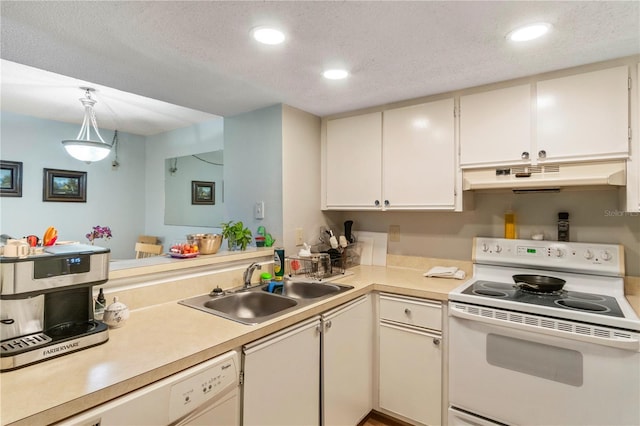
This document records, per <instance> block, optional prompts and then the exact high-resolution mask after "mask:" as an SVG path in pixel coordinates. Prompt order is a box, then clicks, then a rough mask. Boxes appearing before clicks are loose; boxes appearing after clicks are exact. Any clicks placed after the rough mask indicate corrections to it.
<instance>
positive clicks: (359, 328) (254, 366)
mask: <svg viewBox="0 0 640 426" xmlns="http://www.w3.org/2000/svg"><path fill="white" fill-rule="evenodd" d="M372 312H373V310H372V304H371V296H369V295H367V296H362V297H361V298H358V299H356V300H354V301H352V302H350V303H348V304H346V305H343V306H340V307H338V308H336V309H335V310H332V311H329V312H327V313H325V314H323V315H322V316H321V317H314V318H311V319H309V320H307V321H304V322H302V323H299V324H296V325H294V326H291V327H289V328H287V329H284V330H282V331H280V332H277V333H274V334H272V335H269V336H267V337H265V338H263V339H260V340H257V341H255V342H252V343H250V344H248V345H246V346H244V347H243V391H242V395H243V406H242V424H243V425H246V426H253V425H260V426H269V425H273V426H281V425H295V426H299V425H304V426H311V425H319V424H324V425H327V426H337V425H356V424H357V423H358V422H359V421H360V420H361V419H362V418H364V417H365V416H366V415H367V414H368V413H369V412H370V411H371V409H372V408H373V404H372V376H373V355H372V352H373V348H374V346H373V326H372V322H373V321H372V318H373V313H372ZM321 334H322V337H321ZM321 379H322V380H321Z"/></svg>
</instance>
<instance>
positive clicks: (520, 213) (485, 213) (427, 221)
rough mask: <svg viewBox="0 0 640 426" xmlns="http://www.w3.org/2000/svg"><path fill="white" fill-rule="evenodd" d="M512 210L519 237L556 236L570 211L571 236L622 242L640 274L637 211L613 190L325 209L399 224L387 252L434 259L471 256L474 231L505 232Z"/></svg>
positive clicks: (384, 226)
mask: <svg viewBox="0 0 640 426" xmlns="http://www.w3.org/2000/svg"><path fill="white" fill-rule="evenodd" d="M508 209H512V210H513V211H514V212H515V214H516V232H517V236H518V238H523V239H527V238H530V237H531V235H532V234H534V233H543V234H544V236H545V239H547V240H556V239H557V218H558V212H561V211H566V212H568V213H569V220H570V234H569V239H570V241H580V242H592V243H612V244H622V245H623V246H624V247H625V259H626V275H630V276H640V214H638V213H626V212H623V211H620V210H619V209H618V193H617V191H616V190H582V191H576V190H574V191H562V192H560V193H554V194H541V193H534V194H513V193H511V192H500V193H498V192H495V193H489V192H486V193H476V194H475V209H474V210H470V211H465V212H460V213H454V212H325V216H326V218H327V221H328V223H335V224H341V223H343V222H344V221H345V220H347V219H351V220H353V221H354V225H353V230H354V232H357V231H359V230H366V231H372V232H389V226H390V225H397V226H399V227H400V241H398V242H393V241H389V244H388V249H387V253H388V254H393V255H405V256H419V257H428V258H436V259H459V260H471V241H472V239H473V237H475V236H485V237H503V236H504V212H505V211H506V210H508Z"/></svg>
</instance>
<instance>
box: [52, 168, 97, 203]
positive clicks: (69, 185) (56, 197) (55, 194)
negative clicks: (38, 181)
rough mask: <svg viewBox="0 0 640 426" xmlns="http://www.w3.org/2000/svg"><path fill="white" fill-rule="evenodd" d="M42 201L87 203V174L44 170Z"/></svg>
mask: <svg viewBox="0 0 640 426" xmlns="http://www.w3.org/2000/svg"><path fill="white" fill-rule="evenodd" d="M42 201H66V202H72V203H86V202H87V172H75V171H72V170H54V169H43V177H42Z"/></svg>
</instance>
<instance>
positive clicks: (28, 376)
mask: <svg viewBox="0 0 640 426" xmlns="http://www.w3.org/2000/svg"><path fill="white" fill-rule="evenodd" d="M459 263H460V265H461V266H460V268H461V269H464V270H465V271H466V272H467V276H468V277H469V276H470V272H471V271H470V264H469V263H467V262H459ZM453 264H455V262H454V263H453ZM412 266H413V267H396V266H387V267H383V266H358V267H355V268H352V269H350V270H349V271H350V272H353V274H352V275H349V276H346V277H344V278H342V279H340V280H338V281H337V282H339V283H343V284H349V285H352V286H354V289H353V290H350V291H348V292H345V293H342V294H340V295H337V296H334V297H331V298H328V299H325V300H323V301H320V302H317V303H315V304H312V305H308V306H307V307H305V308H301V309H300V310H298V311H295V312H292V313H289V314H285V315H283V316H281V317H279V318H277V319H275V320H271V321H268V322H265V323H262V324H259V325H254V326H247V325H243V324H240V323H236V322H233V321H229V320H226V319H223V318H220V317H217V316H215V315H211V314H207V313H204V312H201V311H198V310H196V309H192V308H188V307H185V306H182V305H179V304H178V303H176V301H172V302H168V303H161V304H157V305H153V306H149V307H144V308H140V309H136V310H133V311H132V312H131V317H130V318H129V320H128V321H127V323H126V324H125V325H124V326H123V327H121V328H116V329H110V330H109V341H108V342H107V343H106V344H103V345H99V346H95V347H93V348H89V349H86V350H82V351H79V352H75V353H72V354H68V355H64V356H62V357H60V358H57V359H55V360H48V361H45V362H41V363H39V364H34V365H32V366H28V367H25V368H22V369H18V370H15V371H10V372H5V373H2V374H1V375H0V392H1V393H0V397H1V399H0V404H1V405H0V407H1V411H0V413H1V414H0V416H1V418H0V424H2V425H5V424H11V423H15V424H20V425H27V424H29V425H31V424H49V423H53V422H56V421H59V420H61V419H63V418H65V417H68V416H70V415H73V414H75V413H78V412H81V411H83V410H86V409H88V408H90V407H93V406H96V405H99V404H101V403H104V402H106V401H108V400H110V399H113V398H116V397H118V396H120V395H123V394H125V393H127V392H130V391H133V390H135V389H138V388H140V387H142V386H145V385H148V384H150V383H152V382H154V381H157V380H160V379H162V378H165V377H167V376H170V375H172V374H175V373H177V372H179V371H181V370H184V369H185V368H188V367H191V366H193V365H196V364H198V363H200V362H203V361H205V360H208V359H210V358H213V357H215V356H217V355H220V354H222V353H224V352H226V351H229V350H232V349H235V348H238V347H240V346H242V345H244V344H246V343H249V342H251V341H254V340H256V339H259V338H261V337H264V336H266V335H268V334H271V333H273V332H275V331H278V330H280V329H282V328H284V327H287V326H289V325H292V324H295V323H297V322H299V321H302V320H304V319H306V318H308V317H311V316H313V315H316V314H319V313H322V312H324V311H326V310H328V309H331V308H333V307H336V306H338V305H341V304H343V303H345V302H347V301H349V300H352V299H354V298H356V297H358V296H360V295H362V294H366V293H369V292H371V291H386V292H391V293H396V294H401V295H407V296H416V297H422V298H428V299H435V300H440V301H446V300H447V294H448V293H449V291H451V290H452V289H453V288H455V287H457V286H458V285H460V284H462V283H463V282H464V281H461V280H455V279H444V278H426V277H424V276H423V275H422V274H423V273H424V271H426V270H427V269H426V268H424V267H423V265H412ZM445 266H449V265H445ZM633 287H634V288H635V287H636V286H635V285H634V286H633ZM630 302H631V303H632V305H633V307H634V309H635V310H636V311H637V312H640V300H638V298H637V297H635V295H634V296H633V300H630ZM36 394H37V396H36V397H34V395H36Z"/></svg>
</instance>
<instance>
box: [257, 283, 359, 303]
mask: <svg viewBox="0 0 640 426" xmlns="http://www.w3.org/2000/svg"><path fill="white" fill-rule="evenodd" d="M268 288H269V286H268V285H265V286H262V290H263V291H268ZM352 288H353V287H351V286H342V285H338V284H329V283H322V282H317V281H311V282H306V281H293V280H285V281H284V283H283V285H282V287H278V289H277V290H276V291H274V293H276V294H282V295H283V296H287V297H292V298H294V299H317V298H319V297H326V296H331V295H334V294H338V293H342V292H344V291H347V290H351V289H352Z"/></svg>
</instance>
